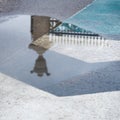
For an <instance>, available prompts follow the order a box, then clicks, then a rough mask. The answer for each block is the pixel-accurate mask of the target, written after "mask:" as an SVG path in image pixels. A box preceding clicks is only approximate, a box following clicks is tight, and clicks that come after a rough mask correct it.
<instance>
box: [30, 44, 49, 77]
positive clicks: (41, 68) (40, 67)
mask: <svg viewBox="0 0 120 120" xmlns="http://www.w3.org/2000/svg"><path fill="white" fill-rule="evenodd" d="M45 47H46V46H45ZM29 48H30V49H33V50H35V51H36V52H37V53H38V54H39V56H38V58H37V59H36V61H35V66H34V68H33V70H31V73H34V72H35V73H37V75H38V76H43V74H44V73H45V74H46V75H47V76H49V75H50V73H49V72H48V69H47V64H46V60H45V58H44V56H43V53H44V52H45V51H46V50H47V48H44V46H36V45H34V44H33V43H32V44H30V45H29Z"/></svg>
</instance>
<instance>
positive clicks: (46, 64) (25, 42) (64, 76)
mask: <svg viewBox="0 0 120 120" xmlns="http://www.w3.org/2000/svg"><path fill="white" fill-rule="evenodd" d="M60 24H61V22H60V21H58V20H56V19H52V18H49V17H38V16H32V17H31V16H17V17H15V18H14V17H13V18H12V19H10V20H7V21H5V22H2V23H0V72H1V73H4V74H7V75H9V76H11V77H13V78H15V79H17V80H20V81H23V82H25V83H27V84H30V85H32V86H34V87H37V88H40V89H43V90H44V88H46V87H47V86H52V85H54V84H58V83H60V82H62V81H65V80H69V79H71V78H74V77H75V76H79V75H82V74H86V73H88V72H90V71H94V70H96V69H100V68H102V67H104V66H106V63H102V62H101V63H100V62H96V63H88V62H85V61H83V60H79V59H75V58H73V57H70V56H68V55H67V54H62V53H61V52H60V51H58V50H57V51H55V49H54V48H57V47H60V46H62V47H66V48H67V47H69V48H71V49H72V48H75V49H78V50H79V48H81V47H83V46H86V47H88V48H89V47H90V46H93V47H94V46H96V48H98V47H105V46H106V47H107V46H108V44H106V43H105V40H104V39H103V38H102V37H100V36H98V35H97V34H93V33H91V32H89V31H84V30H81V29H80V28H79V27H76V26H74V25H71V24H65V23H64V24H62V25H60ZM84 39H86V41H84ZM98 39H99V40H98ZM74 54H75V53H72V55H73V56H74ZM80 54H84V53H83V52H82V53H80Z"/></svg>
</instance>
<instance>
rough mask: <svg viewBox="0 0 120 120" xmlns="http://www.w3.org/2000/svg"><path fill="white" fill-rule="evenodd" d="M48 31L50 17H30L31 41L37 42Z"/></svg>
mask: <svg viewBox="0 0 120 120" xmlns="http://www.w3.org/2000/svg"><path fill="white" fill-rule="evenodd" d="M49 29H50V17H44V16H32V17H31V34H32V38H33V41H35V40H37V39H38V38H40V37H41V36H43V35H44V34H46V33H48V32H49Z"/></svg>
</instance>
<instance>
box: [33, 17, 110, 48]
mask: <svg viewBox="0 0 120 120" xmlns="http://www.w3.org/2000/svg"><path fill="white" fill-rule="evenodd" d="M31 33H32V39H33V41H36V40H37V41H39V42H38V43H40V41H41V40H42V41H43V40H45V39H49V41H51V42H52V43H53V44H58V45H69V46H70V45H74V46H98V47H99V46H104V47H110V45H109V43H108V41H107V40H106V39H105V38H104V37H101V36H100V35H98V34H95V33H92V32H91V31H86V30H84V29H81V28H79V27H77V26H75V25H72V24H68V23H61V22H60V21H59V20H56V19H53V18H50V17H44V16H32V17H31Z"/></svg>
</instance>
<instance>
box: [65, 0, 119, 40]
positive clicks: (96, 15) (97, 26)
mask: <svg viewBox="0 0 120 120" xmlns="http://www.w3.org/2000/svg"><path fill="white" fill-rule="evenodd" d="M65 22H66V23H72V24H74V25H77V26H79V27H81V28H84V29H86V30H90V31H92V32H95V33H98V34H100V35H102V36H104V37H106V38H110V39H116V40H120V0H95V1H94V2H93V3H92V4H91V5H89V6H88V7H86V8H85V9H83V10H82V11H79V12H78V13H77V14H75V15H73V16H72V17H70V18H68V19H67V20H66V21H65Z"/></svg>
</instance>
